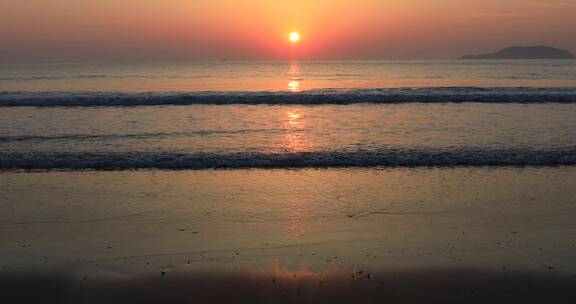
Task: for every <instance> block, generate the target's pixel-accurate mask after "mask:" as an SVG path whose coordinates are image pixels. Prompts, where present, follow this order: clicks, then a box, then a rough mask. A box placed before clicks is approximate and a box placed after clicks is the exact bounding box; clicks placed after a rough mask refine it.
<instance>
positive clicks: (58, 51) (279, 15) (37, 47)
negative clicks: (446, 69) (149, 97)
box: [0, 0, 576, 63]
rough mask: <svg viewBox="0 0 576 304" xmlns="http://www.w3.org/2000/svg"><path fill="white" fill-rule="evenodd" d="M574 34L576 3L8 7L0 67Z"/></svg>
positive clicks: (74, 0) (260, 0)
mask: <svg viewBox="0 0 576 304" xmlns="http://www.w3.org/2000/svg"><path fill="white" fill-rule="evenodd" d="M574 29H576V0H477V1H472V0H0V63H35V62H81V61H180V60H224V59H226V60H286V59H291V58H293V57H297V58H298V59H306V60H330V59H436V58H438V59H443V58H457V57H460V56H462V55H464V54H477V53H486V52H493V51H496V50H498V49H501V48H504V47H508V46H512V45H526V46H527V45H550V46H556V47H560V48H564V49H568V50H571V51H576V31H575V30H574ZM292 31H297V32H299V33H300V34H301V36H302V40H301V41H300V42H299V43H298V44H295V45H293V44H291V43H290V41H289V40H288V35H289V33H290V32H292Z"/></svg>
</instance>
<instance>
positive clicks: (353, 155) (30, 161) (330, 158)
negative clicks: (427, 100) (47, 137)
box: [0, 147, 576, 170]
mask: <svg viewBox="0 0 576 304" xmlns="http://www.w3.org/2000/svg"><path fill="white" fill-rule="evenodd" d="M572 165H576V147H571V148H558V149H507V150H493V149H481V148H459V149H381V150H376V151H319V152H288V153H249V152H246V153H223V154H222V153H189V154H186V153H172V152H150V153H147V152H129V153H0V169H3V170H20V169H22V170H86V169H88V170H130V169H165V170H185V169H212V168H214V169H218V168H221V169H235V168H325V167H465V166H478V167H480V166H503V167H510V166H512V167H524V166H572Z"/></svg>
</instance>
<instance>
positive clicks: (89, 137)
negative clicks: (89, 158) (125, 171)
mask: <svg viewBox="0 0 576 304" xmlns="http://www.w3.org/2000/svg"><path fill="white" fill-rule="evenodd" d="M283 131H285V129H243V130H234V131H231V130H230V131H227V130H199V131H183V132H156V133H137V134H62V135H20V136H0V143H12V142H44V141H70V140H74V141H97V140H131V139H135V140H138V139H150V138H154V139H155V140H157V139H159V138H175V137H211V136H237V135H245V134H251V133H260V134H274V133H279V132H283ZM291 132H298V130H294V131H291Z"/></svg>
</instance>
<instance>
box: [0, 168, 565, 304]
mask: <svg viewBox="0 0 576 304" xmlns="http://www.w3.org/2000/svg"><path fill="white" fill-rule="evenodd" d="M575 177H576V168H570V167H566V168H562V167H558V168H491V169H481V168H456V169H302V170H202V171H123V172H39V173H31V172H3V173H0V182H1V184H2V189H0V203H1V204H2V206H3V207H2V209H1V210H0V286H2V289H4V290H3V291H2V293H3V295H4V296H5V298H8V299H11V300H13V301H14V302H21V303H26V302H37V301H38V300H39V299H41V300H42V302H43V303H103V302H110V303H113V302H118V303H198V302H199V300H204V301H205V302H206V303H218V302H222V303H229V302H231V301H237V302H251V303H291V302H297V303H309V302H314V303H324V302H331V303H352V302H354V303H373V302H375V303H376V302H377V303H382V302H384V301H398V302H422V301H423V300H427V301H432V300H437V301H444V302H445V301H454V302H457V301H464V300H465V301H467V302H470V301H472V302H473V301H478V302H485V301H487V300H492V299H495V298H497V299H499V300H509V301H513V300H514V301H516V300H522V301H525V302H541V301H542V300H543V299H547V300H556V301H559V300H561V299H567V298H569V297H571V296H572V295H571V290H573V288H575V287H576V276H575V275H576V260H575V259H574V258H573V257H574V252H575V251H576V237H575V236H576V204H574V202H575V198H576V187H575V186H576V179H575Z"/></svg>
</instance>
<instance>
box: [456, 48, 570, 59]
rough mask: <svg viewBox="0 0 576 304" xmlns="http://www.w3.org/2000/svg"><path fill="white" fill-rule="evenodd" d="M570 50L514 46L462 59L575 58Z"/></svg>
mask: <svg viewBox="0 0 576 304" xmlns="http://www.w3.org/2000/svg"><path fill="white" fill-rule="evenodd" d="M575 58H576V56H574V54H572V53H571V52H569V51H566V50H562V49H558V48H554V47H549V46H530V47H521V46H513V47H509V48H505V49H503V50H501V51H498V52H496V53H492V54H484V55H466V56H464V57H462V59H575Z"/></svg>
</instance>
